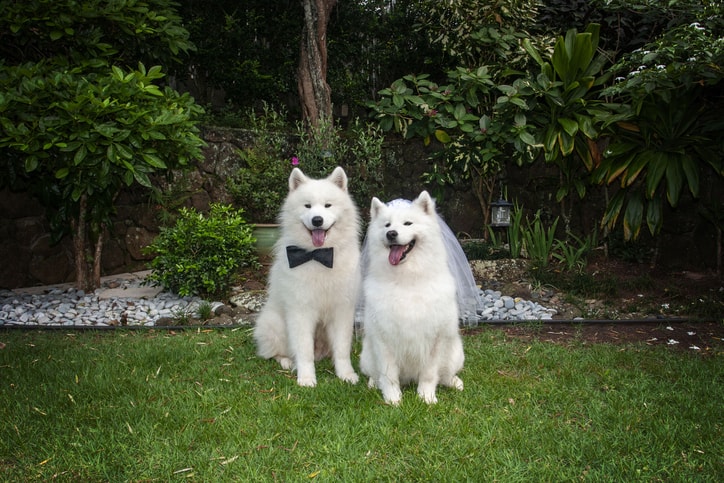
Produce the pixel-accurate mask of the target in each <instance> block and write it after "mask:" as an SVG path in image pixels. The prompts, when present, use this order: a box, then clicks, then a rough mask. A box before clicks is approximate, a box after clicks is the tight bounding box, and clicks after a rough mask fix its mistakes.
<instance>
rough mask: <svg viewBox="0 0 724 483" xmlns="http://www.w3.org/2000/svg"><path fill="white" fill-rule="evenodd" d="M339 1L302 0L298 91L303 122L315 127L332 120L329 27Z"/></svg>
mask: <svg viewBox="0 0 724 483" xmlns="http://www.w3.org/2000/svg"><path fill="white" fill-rule="evenodd" d="M336 4H337V0H302V7H303V8H304V28H303V29H302V40H301V45H300V52H299V54H300V55H299V70H298V73H297V74H298V88H299V100H300V103H301V107H302V119H303V120H304V121H305V122H307V123H309V124H311V125H313V126H316V125H318V124H319V121H320V119H323V118H325V119H331V118H332V98H331V89H330V88H329V84H327V24H328V23H329V18H330V16H331V14H332V9H333V8H334V6H335V5H336Z"/></svg>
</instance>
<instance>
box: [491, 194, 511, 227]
mask: <svg viewBox="0 0 724 483" xmlns="http://www.w3.org/2000/svg"><path fill="white" fill-rule="evenodd" d="M512 209H513V203H511V202H509V201H506V200H504V199H503V198H501V199H499V200H498V201H493V202H492V203H490V215H491V221H490V226H492V227H506V226H510V214H511V210H512Z"/></svg>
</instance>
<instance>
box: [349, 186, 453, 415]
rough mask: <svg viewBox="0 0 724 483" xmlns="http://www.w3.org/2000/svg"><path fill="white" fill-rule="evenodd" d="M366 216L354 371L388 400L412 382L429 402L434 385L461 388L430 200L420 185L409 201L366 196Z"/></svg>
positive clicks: (449, 279)
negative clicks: (360, 338)
mask: <svg viewBox="0 0 724 483" xmlns="http://www.w3.org/2000/svg"><path fill="white" fill-rule="evenodd" d="M370 217H371V221H370V225H369V228H368V231H367V240H366V244H367V245H366V247H365V258H366V259H367V260H366V261H365V263H366V267H365V271H366V274H365V277H364V281H363V291H364V295H363V296H364V319H363V320H364V339H363V343H362V354H361V355H360V369H361V370H362V372H363V373H364V374H366V375H367V376H369V385H370V387H377V388H379V389H380V390H381V391H382V396H383V398H384V400H385V402H386V403H388V404H393V405H398V404H399V403H400V401H401V399H402V392H401V386H404V385H405V384H408V383H411V382H417V393H418V395H419V396H420V397H421V398H422V399H423V400H424V401H425V402H426V403H429V404H432V403H436V402H437V396H436V390H437V386H438V384H442V385H445V386H450V387H454V388H455V389H458V390H462V389H463V382H462V380H461V379H460V378H459V377H458V376H457V373H458V371H460V370H461V369H462V367H463V361H464V354H463V344H462V338H461V337H460V333H459V330H458V304H457V300H456V288H455V287H456V286H455V280H454V279H453V276H452V274H451V273H450V269H449V268H448V261H447V254H446V251H445V246H444V243H443V240H442V234H441V229H440V225H439V223H440V222H439V221H438V216H437V213H436V212H435V202H434V201H433V199H432V198H431V197H430V195H429V194H428V193H427V192H426V191H423V192H422V193H421V194H420V195H419V196H418V197H417V198H416V199H415V200H414V201H413V202H412V203H410V202H406V201H402V200H398V201H395V202H392V203H390V204H389V205H385V204H384V203H382V202H381V201H380V200H378V199H377V198H373V199H372V207H371V210H370Z"/></svg>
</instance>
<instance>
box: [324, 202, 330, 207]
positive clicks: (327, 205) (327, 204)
mask: <svg viewBox="0 0 724 483" xmlns="http://www.w3.org/2000/svg"><path fill="white" fill-rule="evenodd" d="M324 207H325V208H331V207H332V203H325V204H324Z"/></svg>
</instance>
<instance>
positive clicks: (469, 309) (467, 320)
mask: <svg viewBox="0 0 724 483" xmlns="http://www.w3.org/2000/svg"><path fill="white" fill-rule="evenodd" d="M411 203H412V202H411V201H410V200H405V199H396V200H392V201H390V202H388V203H387V205H388V206H394V205H396V204H405V205H409V204H411ZM437 221H438V223H439V224H440V231H441V232H442V238H443V243H444V244H445V251H446V252H447V263H448V267H449V268H450V273H451V274H452V276H453V278H454V279H455V284H456V286H457V287H456V288H457V299H458V310H459V315H460V322H461V323H462V324H464V325H477V324H478V322H479V321H480V315H479V314H480V313H481V311H482V310H483V306H484V303H483V298H482V297H481V295H480V290H479V289H478V286H477V284H476V283H475V278H474V277H473V272H472V270H470V264H469V263H468V259H467V257H466V256H465V252H463V249H462V247H461V246H460V242H459V241H458V239H457V237H456V236H455V234H454V233H453V232H452V230H451V229H450V227H449V226H447V223H445V221H443V219H442V217H441V216H440V215H439V214H438V215H437ZM368 262H369V254H368V249H367V239H366V238H365V241H364V244H363V246H362V256H361V257H360V265H361V269H362V279H363V280H364V278H365V277H366V275H367V264H368ZM363 308H364V300H363V294H362V290H360V297H359V301H358V303H357V310H356V316H355V325H357V326H361V324H362V311H363Z"/></svg>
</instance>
